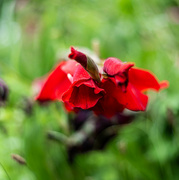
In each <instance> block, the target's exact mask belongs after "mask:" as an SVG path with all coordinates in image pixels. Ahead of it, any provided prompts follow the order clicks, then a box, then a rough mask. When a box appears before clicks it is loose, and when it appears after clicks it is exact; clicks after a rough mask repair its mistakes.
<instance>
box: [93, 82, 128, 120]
mask: <svg viewBox="0 0 179 180" xmlns="http://www.w3.org/2000/svg"><path fill="white" fill-rule="evenodd" d="M101 88H103V89H105V91H106V94H105V95H104V96H103V97H102V98H101V99H100V100H99V101H98V103H97V104H96V105H95V107H93V108H92V110H93V111H94V112H95V113H96V114H97V115H103V116H106V117H108V118H110V117H112V116H114V115H116V114H117V113H119V112H122V111H123V109H124V106H123V105H122V104H120V103H119V102H118V101H117V99H116V98H115V97H114V96H113V94H114V92H115V90H116V85H115V83H114V82H113V81H111V80H110V79H103V80H102V83H101Z"/></svg>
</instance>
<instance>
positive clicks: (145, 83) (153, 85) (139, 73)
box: [129, 68, 160, 91]
mask: <svg viewBox="0 0 179 180" xmlns="http://www.w3.org/2000/svg"><path fill="white" fill-rule="evenodd" d="M129 82H130V83H131V84H133V85H134V86H135V87H136V88H137V89H138V90H139V91H145V90H147V89H154V90H156V91H158V90H159V89H160V84H159V82H158V81H157V79H156V77H155V76H154V75H153V74H152V73H150V72H149V71H145V70H142V69H137V68H131V69H130V71H129Z"/></svg>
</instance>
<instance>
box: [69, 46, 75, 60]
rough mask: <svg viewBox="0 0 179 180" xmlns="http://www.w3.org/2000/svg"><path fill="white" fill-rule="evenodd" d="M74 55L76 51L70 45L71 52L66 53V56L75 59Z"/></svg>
mask: <svg viewBox="0 0 179 180" xmlns="http://www.w3.org/2000/svg"><path fill="white" fill-rule="evenodd" d="M76 56H77V51H76V50H75V48H74V47H71V53H70V54H69V55H68V57H69V58H70V59H75V58H76Z"/></svg>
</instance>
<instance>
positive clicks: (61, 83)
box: [36, 62, 71, 101]
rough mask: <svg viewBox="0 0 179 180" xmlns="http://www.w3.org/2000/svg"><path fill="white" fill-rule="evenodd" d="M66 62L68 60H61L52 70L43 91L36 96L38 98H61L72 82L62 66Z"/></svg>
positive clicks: (39, 99)
mask: <svg viewBox="0 0 179 180" xmlns="http://www.w3.org/2000/svg"><path fill="white" fill-rule="evenodd" d="M66 64H67V62H61V63H60V64H59V65H58V66H57V67H56V68H55V70H54V71H52V73H51V74H50V75H49V76H48V78H47V80H46V82H45V83H44V85H43V87H42V89H41V92H40V93H39V95H38V96H37V97H36V100H38V101H46V100H56V99H59V100H61V97H62V94H63V93H64V92H65V91H66V90H67V89H68V88H69V86H70V85H71V82H70V81H69V79H68V77H67V73H66V72H64V71H63V70H62V67H63V66H64V65H66Z"/></svg>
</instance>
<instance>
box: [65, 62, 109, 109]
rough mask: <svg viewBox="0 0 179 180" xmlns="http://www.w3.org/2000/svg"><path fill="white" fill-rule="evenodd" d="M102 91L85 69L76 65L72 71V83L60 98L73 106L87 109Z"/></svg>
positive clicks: (101, 94) (96, 100) (94, 102)
mask: <svg viewBox="0 0 179 180" xmlns="http://www.w3.org/2000/svg"><path fill="white" fill-rule="evenodd" d="M104 93H105V91H104V90H103V89H101V88H99V87H98V86H97V85H96V84H95V82H94V81H93V80H92V79H91V77H90V76H89V74H88V73H87V72H86V71H85V69H84V68H83V67H82V66H81V65H78V66H77V69H76V71H75V73H74V77H73V84H72V85H71V86H70V88H69V89H68V91H66V92H65V93H64V94H63V97H62V100H63V101H66V102H69V103H71V105H72V106H74V107H79V108H82V109H89V108H91V107H93V106H94V105H95V104H96V103H97V102H98V100H99V99H100V98H101V97H102V96H103V95H104Z"/></svg>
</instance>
